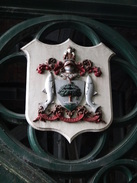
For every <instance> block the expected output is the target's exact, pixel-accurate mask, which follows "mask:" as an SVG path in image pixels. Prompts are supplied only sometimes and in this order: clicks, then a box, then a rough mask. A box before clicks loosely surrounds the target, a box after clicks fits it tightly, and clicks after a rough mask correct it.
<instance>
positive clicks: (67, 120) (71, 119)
mask: <svg viewBox="0 0 137 183" xmlns="http://www.w3.org/2000/svg"><path fill="white" fill-rule="evenodd" d="M83 117H84V114H80V115H79V116H77V117H76V118H65V117H63V116H60V117H59V119H60V120H62V121H64V122H67V123H76V122H79V121H80V120H81V119H82V118H83Z"/></svg>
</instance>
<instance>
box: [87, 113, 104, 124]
mask: <svg viewBox="0 0 137 183" xmlns="http://www.w3.org/2000/svg"><path fill="white" fill-rule="evenodd" d="M83 120H84V121H88V122H100V121H101V116H100V115H99V114H98V115H96V114H95V115H94V116H90V117H88V118H83Z"/></svg>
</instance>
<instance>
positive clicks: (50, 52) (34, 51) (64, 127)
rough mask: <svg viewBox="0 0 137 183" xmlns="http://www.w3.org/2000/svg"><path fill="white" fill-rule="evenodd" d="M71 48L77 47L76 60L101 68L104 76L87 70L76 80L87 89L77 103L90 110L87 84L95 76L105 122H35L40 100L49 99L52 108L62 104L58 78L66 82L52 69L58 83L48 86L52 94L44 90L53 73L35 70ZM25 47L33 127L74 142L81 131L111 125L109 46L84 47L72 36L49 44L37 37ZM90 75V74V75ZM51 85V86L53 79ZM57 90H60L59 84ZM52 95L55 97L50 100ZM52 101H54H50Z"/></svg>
mask: <svg viewBox="0 0 137 183" xmlns="http://www.w3.org/2000/svg"><path fill="white" fill-rule="evenodd" d="M68 47H72V48H74V49H75V50H76V62H82V61H83V60H85V59H89V60H91V61H92V62H93V64H94V65H96V66H97V67H99V68H100V69H101V72H102V75H101V76H100V77H96V76H95V75H94V74H93V73H91V74H89V73H86V74H85V75H84V76H81V77H79V78H75V80H76V81H78V82H79V81H82V82H83V83H85V84H84V85H83V86H82V87H84V91H85V92H84V93H83V95H82V97H81V99H80V100H79V102H78V103H77V105H78V106H79V105H80V106H85V107H86V108H87V110H88V111H92V107H91V106H90V105H89V104H88V105H87V104H86V103H88V101H86V100H87V99H86V97H87V89H89V87H87V88H86V84H88V79H89V78H92V82H93V84H94V91H97V95H96V96H93V100H92V102H94V103H93V105H98V106H100V107H101V110H102V121H100V122H88V121H84V120H83V119H85V118H83V119H82V120H80V121H77V122H76V123H67V122H64V121H62V120H54V121H52V122H51V121H50V120H49V121H48V120H46V122H45V121H43V120H38V121H36V122H34V120H35V119H36V118H37V116H38V108H39V105H40V104H39V103H44V102H45V101H48V100H50V104H49V108H50V107H51V108H52V107H54V105H60V103H61V102H60V101H59V100H58V97H57V94H56V93H57V92H56V87H57V82H56V80H59V81H60V82H62V83H63V82H64V81H63V80H62V78H61V77H60V76H59V75H55V74H54V72H52V78H53V81H54V82H55V84H54V88H53V86H50V85H48V86H50V88H52V89H53V92H52V91H51V93H50V94H52V95H48V94H45V93H44V92H42V91H43V89H44V88H46V85H47V84H46V78H47V80H48V77H49V81H50V78H51V75H50V72H49V71H46V72H45V73H44V74H38V72H37V71H36V69H37V67H38V65H39V64H42V63H45V61H46V60H48V59H49V58H56V60H58V61H62V62H63V54H64V51H65V50H66V49H67V48H68ZM22 50H23V51H24V52H25V53H26V55H27V61H28V62H27V88H26V111H25V114H26V119H27V121H28V123H29V124H30V125H31V126H32V127H33V128H35V129H38V130H42V131H49V130H50V131H56V132H59V133H61V134H62V135H63V136H64V137H65V138H66V139H67V140H68V141H69V142H70V143H71V141H72V140H73V139H74V138H75V137H76V136H77V135H79V134H81V133H84V132H97V131H103V130H105V129H107V128H108V127H109V126H110V124H111V122H112V101H111V84H110V69H109V60H110V57H111V56H112V55H113V54H114V53H113V52H112V51H111V50H110V49H109V48H108V47H106V46H105V45H104V44H103V43H100V44H98V45H96V46H92V47H83V46H80V45H77V44H75V43H74V42H72V41H71V40H70V39H68V40H67V41H65V42H64V43H62V44H58V45H48V44H44V43H42V42H40V41H38V40H37V39H34V40H33V41H31V42H30V43H28V44H27V45H26V46H24V47H23V48H22ZM89 75H90V77H88V76H89ZM50 84H51V85H52V82H51V83H50ZM46 90H48V88H46ZM57 90H59V88H58V87H57ZM92 92H93V91H92ZM89 93H90V92H89ZM50 97H52V98H51V99H50ZM88 97H90V96H88ZM51 100H52V101H51ZM53 101H54V104H51V103H52V102H53ZM94 112H95V111H94Z"/></svg>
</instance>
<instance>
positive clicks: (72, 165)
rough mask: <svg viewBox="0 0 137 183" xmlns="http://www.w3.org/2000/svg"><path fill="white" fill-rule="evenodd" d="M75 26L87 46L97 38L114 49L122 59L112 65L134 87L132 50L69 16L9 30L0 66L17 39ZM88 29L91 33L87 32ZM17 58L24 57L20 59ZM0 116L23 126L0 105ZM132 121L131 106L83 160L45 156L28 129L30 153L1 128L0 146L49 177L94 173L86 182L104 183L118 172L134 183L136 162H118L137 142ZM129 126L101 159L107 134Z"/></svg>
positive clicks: (106, 30)
mask: <svg viewBox="0 0 137 183" xmlns="http://www.w3.org/2000/svg"><path fill="white" fill-rule="evenodd" d="M52 22H54V23H52ZM76 25H77V26H78V27H79V28H80V31H81V32H83V33H84V34H85V35H86V36H87V37H88V38H90V40H91V42H93V45H95V44H98V43H100V39H99V37H100V36H101V37H103V38H104V39H105V40H106V41H107V42H108V43H109V44H111V46H112V47H114V48H115V50H116V52H117V53H120V54H121V55H122V56H123V58H124V59H125V60H122V59H119V58H114V60H113V62H115V64H119V66H120V67H121V68H123V69H124V70H125V72H126V73H128V74H129V75H130V76H131V78H132V79H133V81H134V83H135V85H137V61H136V60H137V52H136V51H135V50H134V48H132V47H131V45H129V43H128V42H127V41H126V40H125V39H124V38H122V37H121V36H120V35H119V34H118V33H116V32H115V31H114V30H112V29H111V28H110V27H108V26H106V25H104V24H102V23H100V22H97V21H95V20H91V19H88V18H85V17H78V16H72V15H61V16H59V15H58V16H54V15H50V16H44V17H40V18H35V19H31V20H28V21H25V22H23V23H20V24H18V25H17V26H15V27H13V28H12V29H11V30H9V31H8V32H7V33H5V34H4V35H3V36H2V37H1V40H0V41H1V45H0V49H1V53H0V54H1V55H0V58H2V60H1V62H0V64H3V63H4V62H6V61H7V60H8V61H10V59H11V58H12V57H13V56H14V57H16V56H17V55H16V54H15V55H12V56H7V55H8V54H9V52H10V49H11V47H12V46H13V45H14V44H16V43H18V42H20V40H21V39H23V38H25V37H27V36H28V35H29V34H32V33H34V32H35V31H36V28H37V31H38V35H37V39H41V37H42V35H43V33H45V32H46V31H47V33H48V32H50V31H52V30H54V29H56V28H64V27H65V28H66V27H67V28H75V26H76ZM43 27H44V28H43ZM90 27H91V28H92V29H93V31H92V30H91V32H90ZM95 32H96V33H95ZM21 56H23V57H24V55H21ZM0 113H1V115H0V116H1V119H3V118H4V119H6V120H7V121H9V122H11V123H17V124H22V121H23V122H25V117H24V114H17V113H13V112H12V111H9V110H8V109H6V108H5V107H4V106H2V105H0ZM20 119H21V122H20ZM136 120H137V105H135V107H134V109H132V111H131V112H130V113H129V114H127V115H125V116H123V117H120V118H117V119H114V122H113V125H112V126H111V127H110V129H108V130H107V131H105V132H102V133H100V137H99V139H98V141H97V142H96V145H95V146H94V148H93V150H92V151H91V152H90V153H89V154H88V155H87V156H85V157H84V158H81V159H78V160H72V161H70V160H68V161H67V160H60V159H57V158H55V157H53V156H52V155H50V154H48V152H45V151H44V150H43V149H42V148H41V147H40V145H39V142H38V140H37V137H36V135H35V130H34V129H33V128H32V127H29V128H28V138H29V142H30V146H31V148H32V149H33V151H34V152H32V151H30V150H28V149H27V148H26V147H24V146H23V145H21V143H19V142H18V141H17V140H15V139H14V138H13V137H12V136H10V134H9V133H8V131H7V130H6V128H4V127H3V125H1V128H0V139H1V144H4V145H5V148H6V150H5V152H8V151H12V154H13V155H14V156H17V157H18V158H19V160H20V158H21V159H23V160H24V161H26V162H28V163H31V164H32V165H35V166H37V167H39V168H43V169H45V170H46V171H48V172H51V173H52V172H53V171H54V173H59V174H62V175H64V174H65V175H66V174H68V175H69V174H71V176H73V175H75V176H76V175H77V176H79V177H81V176H83V174H86V173H88V172H92V171H95V170H96V174H95V176H93V177H92V180H91V179H90V180H89V182H93V183H96V182H99V181H100V180H101V178H102V177H104V182H106V180H107V176H108V174H107V172H108V170H114V169H115V170H117V169H118V170H119V171H121V172H122V173H123V174H125V175H126V177H127V181H128V182H130V183H131V182H132V181H134V180H135V179H136V175H135V173H134V172H133V173H132V171H131V170H130V169H132V168H134V169H137V162H136V161H133V160H122V159H121V160H118V159H119V158H121V157H122V156H123V155H125V153H127V152H128V151H129V150H130V149H131V148H132V147H133V146H134V145H135V143H136V142H137V124H135V123H134V122H136ZM1 121H2V120H1ZM24 124H25V123H24ZM129 124H130V125H132V128H131V129H130V132H129V133H128V134H127V136H126V137H124V138H123V140H121V141H120V142H119V143H118V144H117V145H116V146H115V147H113V148H112V149H111V150H110V151H108V152H107V153H106V154H103V155H101V152H102V149H103V148H104V146H105V143H106V141H107V140H108V136H107V135H108V134H109V130H111V129H112V128H114V127H115V128H119V127H121V126H126V125H129ZM0 161H1V162H3V160H2V158H0ZM119 167H120V168H119ZM30 169H31V168H30ZM81 173H83V174H81ZM78 174H79V175H78ZM22 176H24V175H22ZM43 180H44V181H46V180H47V175H45V177H43ZM49 180H50V179H49ZM51 182H52V180H51Z"/></svg>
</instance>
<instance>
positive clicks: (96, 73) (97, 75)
mask: <svg viewBox="0 0 137 183" xmlns="http://www.w3.org/2000/svg"><path fill="white" fill-rule="evenodd" d="M93 72H94V74H95V76H96V77H100V76H101V74H102V72H101V69H100V67H93Z"/></svg>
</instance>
